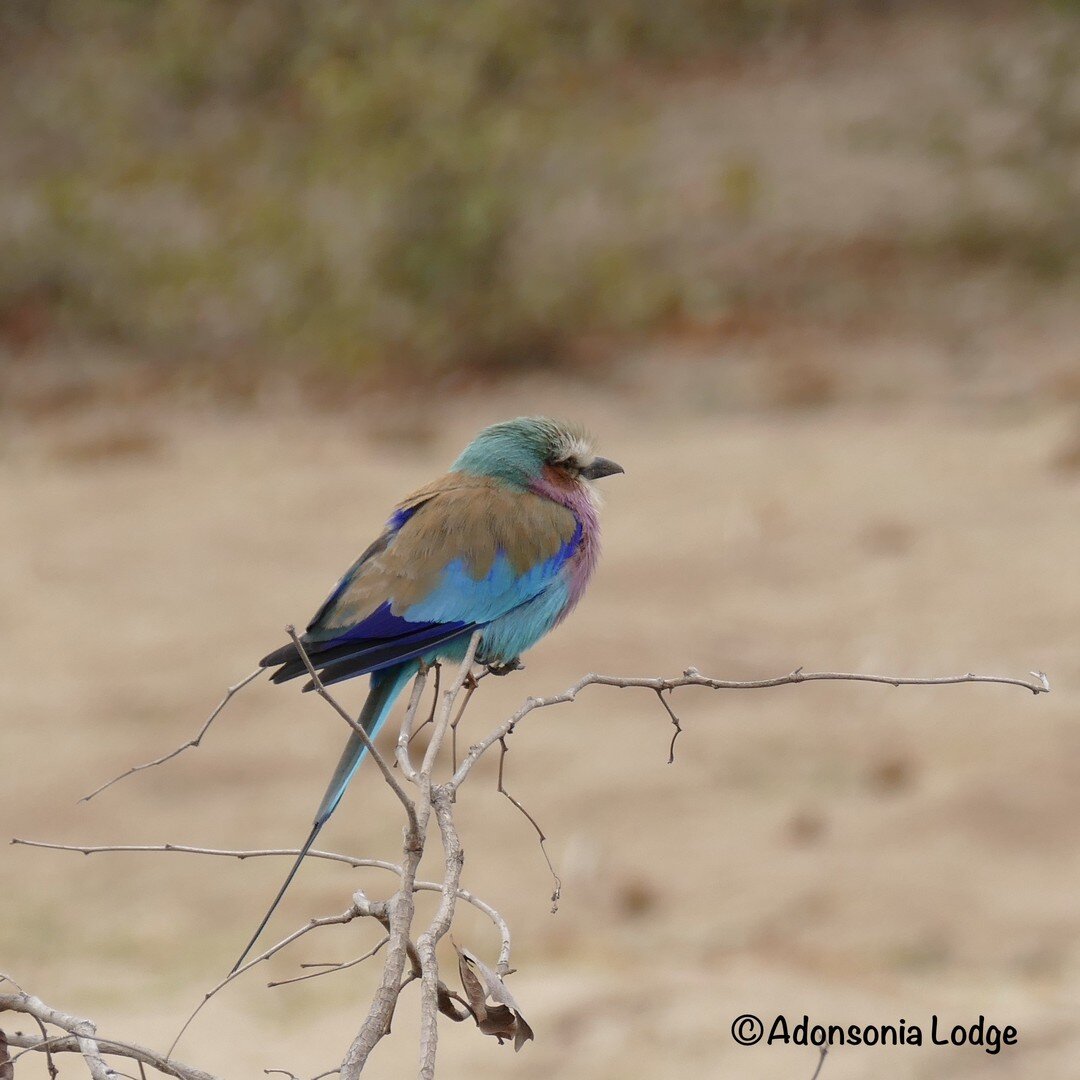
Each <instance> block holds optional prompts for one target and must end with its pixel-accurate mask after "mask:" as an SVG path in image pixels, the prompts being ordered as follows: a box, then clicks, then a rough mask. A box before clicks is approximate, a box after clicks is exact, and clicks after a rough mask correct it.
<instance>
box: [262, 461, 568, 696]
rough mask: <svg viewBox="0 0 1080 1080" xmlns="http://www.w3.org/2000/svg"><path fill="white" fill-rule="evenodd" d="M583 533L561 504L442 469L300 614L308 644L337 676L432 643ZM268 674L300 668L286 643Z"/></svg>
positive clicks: (533, 579) (504, 608) (268, 661)
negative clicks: (316, 604) (304, 615)
mask: <svg viewBox="0 0 1080 1080" xmlns="http://www.w3.org/2000/svg"><path fill="white" fill-rule="evenodd" d="M580 541H581V524H580V522H579V521H578V519H577V518H576V517H575V515H574V514H573V513H572V512H571V511H570V510H569V509H567V508H566V507H564V506H561V505H559V504H558V503H555V502H552V501H551V500H550V499H546V498H544V497H542V496H540V495H536V494H534V493H532V492H529V491H523V490H520V489H516V488H512V487H508V486H507V485H505V484H502V483H500V482H498V481H496V480H493V479H490V478H487V477H478V476H470V475H468V474H465V473H450V474H448V475H447V476H445V477H443V478H442V479H440V480H437V481H436V482H435V483H434V484H431V485H429V486H428V487H426V488H422V489H421V490H420V491H418V492H416V493H415V494H414V495H412V496H410V497H409V498H408V499H406V500H404V501H403V502H402V503H400V504H399V505H398V506H397V508H396V509H395V510H394V513H393V515H392V516H391V518H390V521H389V522H388V523H387V526H386V529H385V530H384V531H383V533H382V534H381V535H380V536H379V538H378V539H377V540H376V541H375V542H374V543H373V544H372V545H371V546H370V547H369V548H368V549H367V550H366V551H365V552H364V553H363V554H362V555H361V556H360V558H359V559H357V560H356V562H355V563H353V565H352V566H351V567H350V568H349V570H348V571H347V572H346V574H345V575H344V577H342V579H341V581H339V582H338V584H337V586H336V587H335V588H334V590H333V591H332V592H331V594H330V595H329V596H328V597H327V599H326V601H325V602H324V603H323V605H322V606H321V607H320V608H319V610H318V612H316V614H315V616H314V618H313V619H312V620H311V622H310V623H309V624H308V627H307V630H306V632H305V633H304V635H303V637H302V639H301V640H302V642H303V643H304V647H305V651H307V652H308V654H309V656H310V658H311V661H312V663H313V665H314V666H315V667H316V668H317V669H319V670H320V671H321V672H322V673H323V675H324V681H326V682H336V681H339V680H340V679H344V678H351V677H352V676H354V675H361V674H365V673H366V672H369V671H375V670H378V669H380V668H383V667H388V666H390V665H392V664H396V663H402V662H404V661H406V660H412V659H415V658H416V657H418V656H422V655H424V654H426V653H430V652H432V651H433V650H435V649H437V648H439V647H440V646H443V645H446V644H447V643H449V642H451V641H454V640H456V639H458V638H465V637H468V636H469V635H470V634H471V633H472V632H473V631H474V630H475V629H477V628H478V627H483V626H484V625H486V624H487V623H489V622H491V621H492V620H494V619H497V618H499V617H500V616H502V615H505V614H506V613H507V612H509V611H512V610H513V609H514V608H516V607H518V606H519V605H521V604H524V603H527V602H528V601H529V600H531V599H532V598H534V597H535V596H537V595H538V594H539V593H541V592H543V591H544V590H545V589H547V588H548V587H549V586H550V585H551V584H553V583H554V582H555V581H556V580H557V579H558V577H559V575H560V574H561V572H562V568H563V566H564V564H565V563H566V561H567V559H569V558H570V556H571V555H572V554H573V553H574V551H575V550H576V549H577V546H578V544H579V543H580ZM262 665H263V666H264V667H278V666H279V665H280V667H279V669H278V671H276V672H275V673H274V676H273V679H274V681H275V682H283V681H285V680H287V679H291V678H294V677H295V676H296V675H299V674H301V673H303V672H304V671H305V670H306V668H305V665H304V663H303V661H302V660H301V659H300V658H299V654H298V653H297V650H296V647H295V646H294V645H291V644H290V645H287V646H284V647H283V648H281V649H278V650H276V651H275V652H272V653H270V654H269V655H268V656H266V657H264V658H263V660H262Z"/></svg>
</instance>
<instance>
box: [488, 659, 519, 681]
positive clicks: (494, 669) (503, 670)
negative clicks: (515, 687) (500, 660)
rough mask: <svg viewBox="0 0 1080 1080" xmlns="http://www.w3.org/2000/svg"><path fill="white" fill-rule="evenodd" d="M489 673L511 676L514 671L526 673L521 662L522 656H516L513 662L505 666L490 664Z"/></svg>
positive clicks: (510, 661)
mask: <svg viewBox="0 0 1080 1080" xmlns="http://www.w3.org/2000/svg"><path fill="white" fill-rule="evenodd" d="M487 669H488V671H489V672H490V673H491V674H492V675H498V676H500V677H501V676H503V675H509V674H510V673H511V672H512V671H524V670H525V665H524V664H523V663H522V662H521V657H520V656H515V657H514V659H513V660H508V661H507V662H506V663H505V664H488V665H487Z"/></svg>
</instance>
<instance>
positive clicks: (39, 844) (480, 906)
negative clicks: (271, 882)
mask: <svg viewBox="0 0 1080 1080" xmlns="http://www.w3.org/2000/svg"><path fill="white" fill-rule="evenodd" d="M11 843H12V844H19V845H21V846H23V847H33V848H46V849H47V850H49V851H74V852H78V853H79V854H80V855H101V854H105V853H107V852H137V851H149V852H158V853H161V852H171V853H180V854H185V855H216V856H219V857H222V858H228V859H240V860H244V859H261V858H266V857H268V856H269V857H274V856H288V857H291V858H295V857H296V856H297V855H299V854H300V849H299V848H265V849H252V850H231V849H227V848H204V847H191V846H188V845H185V844H101V845H97V846H91V845H86V844H52V843H46V842H45V841H44V840H20V839H18V838H15V839H13V840H12V841H11ZM308 858H309V859H327V860H328V861H330V862H339V863H344V864H345V865H346V866H352V867H363V868H370V869H375V870H387V871H389V872H390V873H391V874H395V875H397V876H398V877H401V876H402V874H403V873H404V871H403V870H402V867H401V866H399V865H398V864H397V863H392V862H388V861H386V860H385V859H358V858H356V857H354V856H352V855H342V854H341V853H340V852H337V851H309V852H308ZM413 889H414V891H416V892H442V890H443V884H442V883H441V882H437V881H416V880H414V881H413ZM458 899H459V900H464V901H465V903H466V904H470V905H471V906H472V907H474V908H476V909H477V910H478V911H481V912H483V913H484V914H485V915H486V916H487V917H488V918H489V919H490V920H491V921H492V922H493V923H494V924H495V928H496V929H497V930H498V931H499V940H500V948H499V962H500V963H501V964H504V965H505V966H506V967H509V965H510V926H509V924H508V923H507V921H506V920H505V919H504V918H503V917H502V915H500V914H499V912H498V911H497V910H496V909H495V908H493V907H492V906H491V905H490V904H488V903H486V902H485V901H484V900H482V899H480V897H479V896H477V895H476V894H475V893H472V892H470V891H469V890H468V889H458ZM504 974H505V973H504Z"/></svg>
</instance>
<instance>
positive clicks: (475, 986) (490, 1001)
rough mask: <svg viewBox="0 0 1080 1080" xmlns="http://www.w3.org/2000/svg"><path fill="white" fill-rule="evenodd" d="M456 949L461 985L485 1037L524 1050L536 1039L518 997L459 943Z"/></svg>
mask: <svg viewBox="0 0 1080 1080" xmlns="http://www.w3.org/2000/svg"><path fill="white" fill-rule="evenodd" d="M454 948H455V949H456V950H457V954H458V971H459V972H460V974H461V985H462V987H463V988H464V990H465V997H466V998H468V1001H469V1007H470V1008H471V1009H472V1012H473V1017H474V1018H475V1020H476V1026H477V1027H478V1028H479V1029H480V1030H481V1031H482V1032H483V1033H484V1034H485V1035H494V1036H495V1038H496V1039H498V1040H499V1042H500V1043H502V1041H503V1039H513V1040H514V1049H515V1050H520V1049H521V1048H522V1046H524V1044H525V1043H527V1042H528V1041H529V1040H530V1039H531V1038H533V1030H532V1028H531V1027H529V1025H528V1023H526V1021H525V1018H524V1017H523V1016H522V1015H521V1009H520V1008H519V1007H518V1003H517V1002H516V1001H515V1000H514V995H513V994H511V993H510V991H509V990H508V989H507V987H506V983H504V982H503V980H502V976H500V975H498V974H496V973H495V972H494V971H492V970H491V968H489V967H488V966H487V964H485V963H484V962H483V960H481V959H479V958H478V957H477V956H475V955H473V953H471V952H470V951H469V950H468V949H462V948H460V947H459V946H458V944H457V943H456V942H455V943H454Z"/></svg>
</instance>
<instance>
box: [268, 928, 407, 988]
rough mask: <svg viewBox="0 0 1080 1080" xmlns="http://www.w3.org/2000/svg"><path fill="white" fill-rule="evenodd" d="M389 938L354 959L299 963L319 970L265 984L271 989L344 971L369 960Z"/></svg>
mask: <svg viewBox="0 0 1080 1080" xmlns="http://www.w3.org/2000/svg"><path fill="white" fill-rule="evenodd" d="M389 940H390V936H389V934H388V935H387V936H386V937H384V938H383V939H382V941H380V942H379V944H378V945H376V946H375V948H373V949H369V950H368V951H367V952H366V953H364V955H363V956H358V957H357V958H356V959H355V960H347V961H345V962H344V963H337V964H301V965H300V966H301V967H318V968H321V969H322V970H321V971H309V972H308V973H307V974H306V975H297V976H296V977H295V978H292V979H280V980H279V981H278V982H268V983H267V984H266V986H267V988H268V989H272V988H273V987H275V986H289V985H290V984H292V983H298V982H304V981H305V980H306V979H317V978H318V977H319V976H320V975H330V974H332V973H333V972H335V971H344V970H345V969H346V968H351V967H356V965H357V964H362V963H363V962H364V961H365V960H370V959H371V958H372V957H373V956H374V955H375V954H376V953H377V952H378V951H379V950H380V949H381V948H382V947H383V946H384V945H385V944H386V943H387V942H388V941H389Z"/></svg>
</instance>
